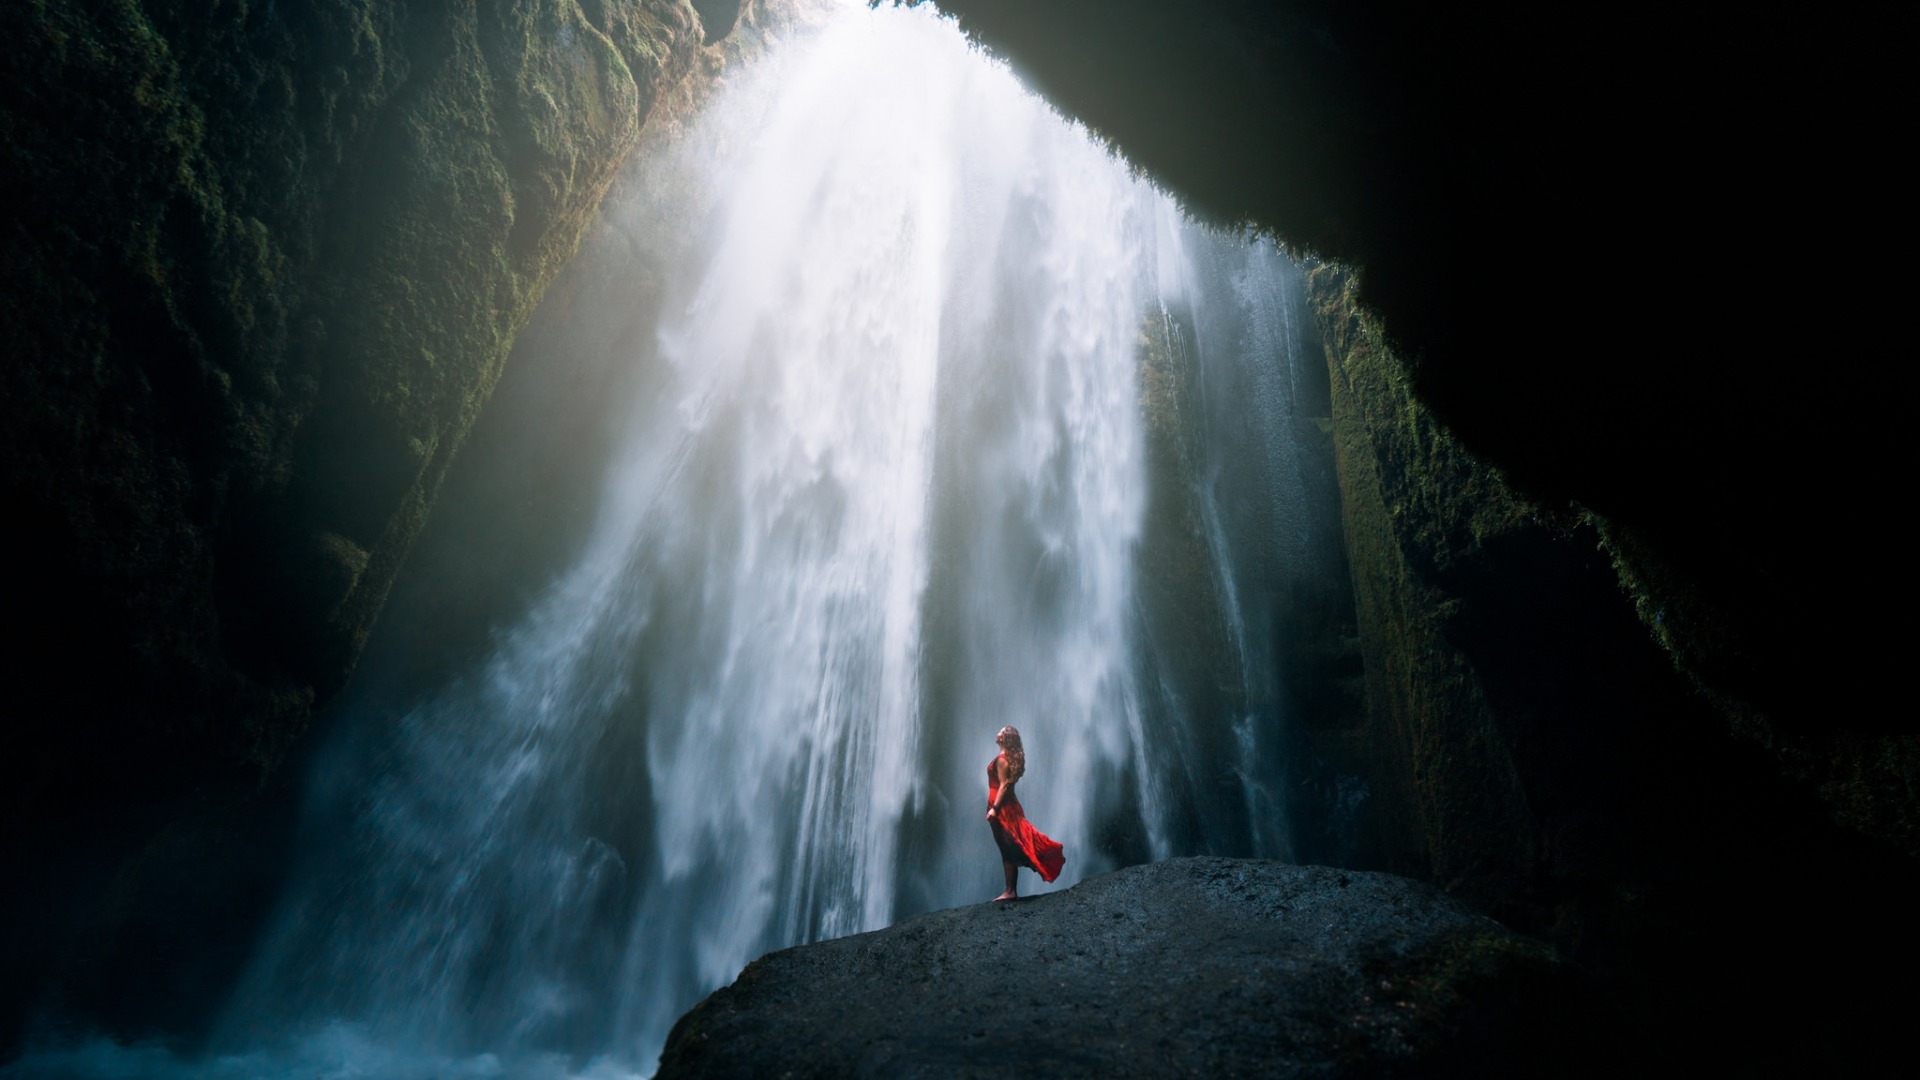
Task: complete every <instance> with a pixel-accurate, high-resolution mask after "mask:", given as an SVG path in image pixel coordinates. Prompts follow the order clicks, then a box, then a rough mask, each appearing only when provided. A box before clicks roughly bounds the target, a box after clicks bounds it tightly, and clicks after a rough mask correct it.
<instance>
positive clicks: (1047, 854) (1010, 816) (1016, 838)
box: [987, 755, 1067, 881]
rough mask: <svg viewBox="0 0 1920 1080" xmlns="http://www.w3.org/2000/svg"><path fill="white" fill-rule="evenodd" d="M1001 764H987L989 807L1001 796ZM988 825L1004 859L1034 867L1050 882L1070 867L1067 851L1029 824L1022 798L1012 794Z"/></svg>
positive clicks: (997, 759)
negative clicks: (1021, 806) (1065, 867)
mask: <svg viewBox="0 0 1920 1080" xmlns="http://www.w3.org/2000/svg"><path fill="white" fill-rule="evenodd" d="M1002 756H1005V755H1002ZM999 764H1000V758H994V759H993V760H992V761H989V762H987V805H988V806H992V805H993V800H994V798H995V797H996V796H998V795H999V794H1000V769H999ZM987 824H988V825H991V826H992V827H993V842H994V843H996V844H998V845H1000V858H1001V859H1003V860H1005V861H1006V862H1010V863H1012V864H1014V865H1015V866H1027V867H1031V868H1032V869H1033V870H1034V872H1036V873H1038V874H1039V875H1040V876H1041V877H1042V878H1045V879H1046V880H1048V881H1052V880H1053V879H1054V878H1057V877H1059V876H1060V868H1061V867H1062V866H1065V865H1066V863H1067V856H1066V852H1065V849H1063V848H1062V847H1061V846H1060V845H1059V844H1058V843H1056V842H1054V841H1053V840H1050V839H1048V837H1047V834H1046V833H1043V832H1041V831H1040V830H1039V829H1036V828H1034V827H1033V822H1031V821H1028V820H1027V812H1026V811H1025V810H1022V809H1020V796H1018V795H1014V794H1011V793H1009V794H1008V795H1007V801H1006V802H1003V803H1001V804H1000V812H999V813H998V814H995V815H994V816H993V818H992V820H990V821H988V822H987Z"/></svg>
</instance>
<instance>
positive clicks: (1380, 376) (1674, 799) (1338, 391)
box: [1311, 265, 1920, 1073]
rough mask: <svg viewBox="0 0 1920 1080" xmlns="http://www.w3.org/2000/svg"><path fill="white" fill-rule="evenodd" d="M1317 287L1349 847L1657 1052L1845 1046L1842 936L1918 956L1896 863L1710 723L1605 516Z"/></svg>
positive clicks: (1859, 1027)
mask: <svg viewBox="0 0 1920 1080" xmlns="http://www.w3.org/2000/svg"><path fill="white" fill-rule="evenodd" d="M1311 281H1312V299H1313V305H1314V309H1315V313H1316V317H1317V318H1318V319H1319V322H1320V329H1321V333H1322V335H1323V340H1324V341H1325V345H1326V353H1327V362H1328V367H1329V371H1330V375H1331V380H1332V387H1333V392H1332V400H1333V428H1334V438H1335V454H1336V461H1337V464H1338V469H1339V476H1340V488H1341V495H1342V510H1341V512H1342V517H1343V524H1344V526H1345V530H1346V539H1347V549H1348V556H1349V560H1350V565H1351V567H1352V571H1353V578H1354V595H1355V608H1356V617H1357V619H1358V623H1359V631H1360V638H1361V641H1362V650H1363V653H1364V663H1365V682H1366V698H1367V701H1366V709H1365V719H1364V721H1363V722H1361V723H1360V725H1359V730H1356V731H1338V730H1335V731H1321V732H1317V733H1316V739H1317V740H1318V741H1319V743H1320V745H1321V747H1322V752H1323V753H1325V754H1327V755H1328V756H1329V757H1330V758H1336V759H1337V760H1338V762H1339V763H1340V764H1341V765H1343V766H1345V767H1348V768H1351V769H1354V770H1355V771H1357V772H1359V773H1360V774H1361V775H1362V776H1364V777H1365V778H1366V779H1367V782H1368V785H1369V790H1370V793H1371V794H1370V801H1371V807H1370V809H1371V814H1370V819H1369V823H1368V824H1369V827H1370V828H1369V835H1370V840H1371V843H1372V848H1371V851H1370V853H1369V855H1368V857H1367V858H1368V860H1369V861H1372V862H1373V863H1374V864H1376V865H1380V866H1383V867H1385V868H1388V869H1392V870H1396V871H1398V872H1401V873H1407V874H1411V875H1413V876H1418V877H1426V878H1430V879H1431V880H1434V881H1435V882H1437V883H1438V884H1440V885H1442V886H1443V887H1445V888H1446V889H1448V890H1449V891H1451V892H1454V893H1457V894H1460V895H1463V896H1466V897H1468V898H1470V899H1472V900H1473V901H1474V902H1476V903H1477V904H1479V905H1480V906H1482V907H1483V908H1485V909H1486V910H1488V911H1490V912H1491V913H1493V914H1494V915H1495V916H1496V917H1497V918H1499V919H1501V920H1502V921H1504V922H1506V923H1508V924H1509V925H1511V926H1513V927H1515V928H1516V929H1521V930H1523V931H1525V932H1528V933H1533V934H1537V935H1540V936H1541V937H1543V938H1545V939H1547V940H1548V941H1550V942H1551V943H1553V945H1554V946H1555V947H1556V948H1557V949H1559V950H1560V951H1561V953H1562V955H1564V956H1566V957H1568V958H1570V959H1573V960H1575V961H1576V962H1578V963H1580V964H1581V965H1583V966H1585V967H1587V968H1588V969H1590V970H1592V971H1594V972H1596V973H1598V974H1599V975H1601V976H1602V978H1603V979H1604V980H1605V981H1606V982H1607V984H1608V986H1609V988H1610V992H1611V993H1613V994H1615V995H1617V997H1618V999H1619V1000H1620V1001H1621V1002H1622V1003H1623V1004H1624V1005H1626V1006H1627V1008H1628V1009H1629V1011H1630V1012H1631V1013H1632V1014H1633V1016H1634V1017H1635V1021H1636V1023H1637V1024H1638V1025H1639V1026H1641V1027H1642V1028H1643V1029H1644V1030H1646V1031H1647V1032H1648V1033H1649V1034H1650V1035H1651V1036H1652V1037H1653V1039H1654V1041H1655V1043H1656V1044H1657V1045H1658V1046H1660V1047H1662V1048H1664V1050H1666V1051H1668V1052H1671V1053H1673V1054H1675V1055H1682V1054H1688V1053H1692V1052H1694V1050H1695V1049H1697V1048H1699V1047H1706V1046H1712V1047H1717V1048H1725V1050H1726V1053H1727V1054H1728V1055H1729V1056H1728V1057H1726V1058H1724V1059H1722V1058H1716V1060H1720V1061H1723V1063H1730V1062H1734V1061H1743V1062H1746V1064H1745V1065H1735V1064H1728V1067H1729V1068H1731V1069H1732V1070H1733V1071H1741V1070H1742V1069H1743V1068H1750V1069H1752V1070H1754V1071H1759V1072H1773V1071H1775V1070H1782V1071H1784V1072H1785V1073H1793V1072H1815V1071H1821V1070H1828V1069H1837V1070H1838V1071H1840V1072H1842V1073H1844V1072H1846V1071H1848V1069H1849V1067H1850V1066H1849V1065H1846V1064H1840V1063H1841V1062H1850V1063H1852V1067H1862V1068H1864V1067H1865V1066H1866V1063H1868V1062H1869V1061H1870V1060H1871V1058H1872V1055H1873V1054H1875V1053H1878V1052H1881V1050H1879V1049H1875V1048H1876V1047H1882V1048H1883V1049H1884V1047H1883V1036H1881V1035H1880V1034H1879V1030H1880V1025H1882V1024H1895V1022H1894V1021H1893V1020H1892V1019H1891V1014H1890V1013H1889V1012H1888V1008H1889V1006H1888V1004H1887V1003H1886V1002H1884V1001H1882V1000H1879V999H1875V998H1873V997H1872V996H1871V995H1870V994H1859V993H1854V992H1853V991H1852V990H1851V989H1838V988H1841V987H1845V986H1847V984H1848V978H1847V976H1846V974H1845V968H1846V966H1847V961H1845V960H1844V959H1842V958H1843V957H1844V956H1846V955H1848V954H1850V953H1855V952H1865V951H1875V952H1879V953H1884V954H1885V955H1888V956H1900V957H1904V958H1906V959H1905V960H1903V961H1901V964H1904V963H1906V962H1909V961H1911V960H1912V959H1914V958H1916V956H1920V935H1916V933H1915V932H1914V931H1913V930H1911V929H1909V928H1908V927H1909V924H1910V922H1911V920H1910V919H1908V918H1906V917H1905V916H1902V915H1899V914H1897V913H1898V912H1900V911H1901V910H1903V909H1904V908H1905V907H1906V906H1908V905H1910V904H1911V903H1912V902H1913V900H1914V898H1915V896H1916V895H1920V890H1916V881H1915V876H1916V875H1915V873H1914V864H1913V860H1912V859H1911V858H1909V857H1908V856H1907V855H1905V854H1903V853H1901V852H1900V851H1899V850H1898V849H1896V848H1894V847H1892V846H1889V845H1886V844H1884V843H1881V842H1879V841H1877V840H1875V839H1872V838H1869V837H1866V836H1863V835H1861V834H1860V833H1859V832H1857V831H1854V830H1853V829H1851V828H1849V827H1847V826H1848V825H1851V824H1852V823H1850V822H1849V823H1844V824H1843V823H1837V822H1836V821H1835V820H1834V815H1833V814H1832V813H1831V807H1830V806H1829V805H1828V804H1827V803H1825V802H1823V801H1822V799H1821V798H1820V796H1821V795H1822V794H1824V793H1823V792H1818V791H1816V790H1815V787H1814V786H1813V785H1810V784H1805V783H1802V782H1799V781H1797V780H1795V779H1794V778H1792V777H1790V776H1784V775H1783V774H1782V771H1781V769H1780V767H1779V760H1778V759H1777V758H1776V757H1774V756H1773V755H1772V754H1770V753H1768V751H1767V749H1766V748H1763V747H1762V746H1761V745H1760V744H1759V743H1758V742H1757V741H1755V740H1752V739H1748V738H1744V737H1741V736H1739V735H1736V734H1731V733H1729V732H1728V731H1727V728H1726V719H1725V715H1724V714H1723V713H1722V711H1721V708H1720V705H1719V704H1718V703H1716V702H1715V701H1714V700H1712V699H1710V698H1709V697H1708V696H1707V695H1706V694H1704V693H1702V692H1701V690H1700V688H1699V686H1698V684H1697V683H1696V682H1695V681H1694V680H1692V679H1691V678H1689V677H1688V676H1687V675H1686V674H1685V673H1684V672H1683V671H1681V670H1680V669H1678V668H1677V667H1676V666H1675V664H1674V662H1673V658H1672V656H1671V654H1670V653H1669V652H1668V651H1667V650H1666V649H1665V648H1664V647H1663V646H1662V645H1661V644H1660V643H1659V642H1657V641H1656V640H1655V638H1654V636H1653V635H1652V634H1650V633H1649V632H1648V627H1647V625H1646V624H1645V623H1643V622H1642V621H1641V618H1640V615H1639V611H1638V605H1637V603H1636V600H1637V599H1638V597H1636V595H1635V594H1634V593H1633V592H1632V590H1630V589H1629V588H1625V587H1623V586H1622V583H1621V579H1620V571H1619V569H1618V567H1617V565H1616V561H1615V557H1614V555H1613V552H1612V550H1611V548H1610V547H1609V539H1610V538H1611V536H1612V535H1613V534H1612V533H1611V532H1610V531H1609V530H1608V529H1607V528H1606V523H1605V522H1602V521H1600V520H1599V519H1597V518H1595V517H1594V516H1593V515H1591V514H1589V513H1587V512H1585V511H1584V510H1582V509H1580V508H1578V507H1573V506H1569V505H1561V506H1557V507H1556V506H1548V505H1542V504H1539V503H1536V502H1531V501H1529V500H1527V499H1525V498H1523V497H1521V496H1519V495H1516V494H1515V493H1514V491H1513V490H1512V489H1511V488H1510V487H1509V486H1508V485H1507V484H1506V482H1505V481H1504V480H1503V478H1502V477H1501V476H1500V474H1499V473H1498V472H1497V471H1496V470H1494V469H1492V468H1491V467H1489V466H1488V465H1487V464H1485V463H1484V462H1482V461H1480V460H1478V459H1476V458H1475V457H1474V456H1472V455H1471V454H1469V453H1468V452H1467V451H1466V450H1465V449H1463V448H1462V446H1461V445H1460V444H1459V443H1458V442H1457V441H1456V440H1455V439H1454V438H1453V436H1452V435H1451V434H1450V433H1449V432H1448V431H1447V430H1446V428H1445V427H1444V426H1443V425H1442V424H1440V423H1439V422H1438V421H1437V420H1436V418H1435V417H1434V415H1433V414H1432V413H1431V412H1430V411H1428V410H1427V409H1426V408H1425V407H1424V406H1423V405H1422V403H1421V400H1420V398H1419V397H1418V396H1417V394H1416V393H1415V392H1414V389H1413V387H1412V386H1411V384H1410V380H1409V378H1408V376H1407V373H1406V369H1405V367H1404V365H1402V364H1401V363H1400V362H1399V361H1398V360H1397V359H1396V358H1395V356H1394V354H1393V352H1392V351H1391V350H1390V349H1389V348H1388V347H1387V346H1386V345H1385V343H1384V341H1383V339H1382V335H1381V333H1380V327H1379V324H1378V322H1377V320H1376V319H1375V318H1374V317H1373V316H1372V315H1370V314H1369V313H1367V312H1366V311H1365V310H1364V309H1363V308H1362V307H1360V306H1359V305H1358V304H1357V302H1356V294H1355V290H1354V289H1353V278H1352V276H1351V275H1350V274H1348V273H1347V272H1346V271H1344V270H1341V269H1339V268H1337V267H1334V266H1329V265H1322V266H1319V267H1317V268H1315V269H1314V270H1313V272H1312V274H1311ZM1343 746H1345V747H1354V746H1358V747H1361V748H1363V749H1362V750H1361V751H1360V752H1357V753H1347V754H1344V755H1341V753H1340V751H1341V748H1342V747H1343ZM1815 927H1817V928H1819V929H1817V930H1816V929H1811V928H1815ZM1841 939H1844V941H1843V940H1841ZM1895 1026H1897V1024H1896V1025H1895ZM1715 1052H1716V1053H1719V1051H1718V1050H1716V1051H1715Z"/></svg>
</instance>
